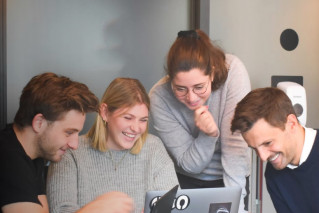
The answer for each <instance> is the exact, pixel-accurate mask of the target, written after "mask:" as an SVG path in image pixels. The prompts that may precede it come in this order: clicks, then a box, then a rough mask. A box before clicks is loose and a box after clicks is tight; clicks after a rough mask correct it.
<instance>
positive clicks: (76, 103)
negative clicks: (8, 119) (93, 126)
mask: <svg viewBox="0 0 319 213" xmlns="http://www.w3.org/2000/svg"><path fill="white" fill-rule="evenodd" d="M98 103H99V102H98V98H97V97H96V96H95V95H94V94H93V93H92V92H91V91H90V90H89V88H88V87H87V86H86V85H85V84H83V83H79V82H76V81H72V80H70V78H68V77H65V76H58V75H57V74H55V73H51V72H46V73H43V74H39V75H37V76H34V77H33V78H32V79H31V80H30V81H29V83H28V84H27V85H26V86H25V87H24V89H23V91H22V94H21V96H20V103H19V109H18V111H17V113H16V115H15V118H14V123H15V124H16V125H17V127H18V128H23V127H25V126H30V125H31V124H32V120H33V118H34V116H35V115H36V114H39V113H41V114H42V115H43V116H44V118H45V119H46V120H48V121H56V120H59V119H61V118H62V117H63V115H64V114H65V113H66V112H68V111H70V110H77V111H79V112H82V113H87V112H92V111H97V109H98Z"/></svg>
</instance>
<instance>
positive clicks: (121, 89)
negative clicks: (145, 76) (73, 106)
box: [87, 78, 150, 154]
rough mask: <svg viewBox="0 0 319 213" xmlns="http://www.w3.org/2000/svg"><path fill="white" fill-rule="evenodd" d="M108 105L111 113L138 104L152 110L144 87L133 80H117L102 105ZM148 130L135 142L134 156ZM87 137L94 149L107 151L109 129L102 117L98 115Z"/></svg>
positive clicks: (109, 88) (110, 87) (107, 92)
mask: <svg viewBox="0 0 319 213" xmlns="http://www.w3.org/2000/svg"><path fill="white" fill-rule="evenodd" d="M103 103H105V104H107V108H108V111H109V112H110V113H112V112H114V111H115V110H118V109H124V108H130V107H133V106H134V105H136V104H145V105H146V107H147V109H148V110H150V99H149V97H148V94H147V92H146V90H145V88H144V87H143V85H142V84H141V83H140V82H139V80H137V79H132V78H116V79H114V80H113V81H112V82H111V83H110V85H109V86H108V88H107V89H106V90H105V92H104V94H103V97H102V100H101V103H100V105H101V104H103ZM147 134H148V128H147V129H146V131H145V132H144V133H143V134H142V135H141V137H140V138H139V139H137V141H136V142H135V144H134V146H133V147H132V149H131V151H130V152H131V153H132V154H138V153H139V152H140V151H141V149H142V147H143V145H144V143H145V140H146V137H147ZM87 137H89V138H91V143H92V144H91V145H92V147H93V148H95V149H97V150H99V151H102V152H105V151H107V146H106V140H107V137H108V127H107V124H106V123H104V121H103V119H102V117H101V115H100V114H99V115H97V117H96V120H95V122H94V124H93V126H92V127H91V129H90V130H89V132H88V133H87Z"/></svg>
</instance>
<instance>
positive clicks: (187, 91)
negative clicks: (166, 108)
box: [171, 80, 210, 97]
mask: <svg viewBox="0 0 319 213" xmlns="http://www.w3.org/2000/svg"><path fill="white" fill-rule="evenodd" d="M209 82H210V80H208V81H207V83H206V88H205V91H204V92H201V93H197V92H195V88H196V87H193V89H191V90H192V91H193V93H194V94H196V95H202V94H204V93H205V92H207V88H208V85H209ZM171 87H172V90H173V92H174V94H175V95H176V96H177V97H185V96H187V94H188V93H189V89H188V88H187V87H183V88H185V91H186V93H185V94H184V95H178V94H177V93H176V90H177V89H176V88H175V87H174V85H173V83H172V82H171Z"/></svg>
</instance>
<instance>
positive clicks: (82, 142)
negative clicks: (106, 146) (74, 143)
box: [63, 135, 92, 160]
mask: <svg viewBox="0 0 319 213" xmlns="http://www.w3.org/2000/svg"><path fill="white" fill-rule="evenodd" d="M90 143H91V140H90V138H88V137H86V135H81V136H80V137H79V144H78V148H77V149H75V150H73V149H68V150H67V152H66V153H65V154H64V155H63V158H76V159H78V160H80V159H81V158H83V157H84V156H85V155H87V154H88V153H89V152H90V150H91V149H92V148H91V145H90Z"/></svg>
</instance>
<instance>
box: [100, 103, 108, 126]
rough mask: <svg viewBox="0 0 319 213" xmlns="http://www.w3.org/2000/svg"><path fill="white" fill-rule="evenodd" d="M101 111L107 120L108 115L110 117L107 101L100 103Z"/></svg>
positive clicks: (103, 117)
mask: <svg viewBox="0 0 319 213" xmlns="http://www.w3.org/2000/svg"><path fill="white" fill-rule="evenodd" d="M99 113H100V116H101V117H102V119H103V120H104V121H106V122H107V117H108V114H109V110H108V108H107V104H106V103H102V104H101V105H100V112H99Z"/></svg>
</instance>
